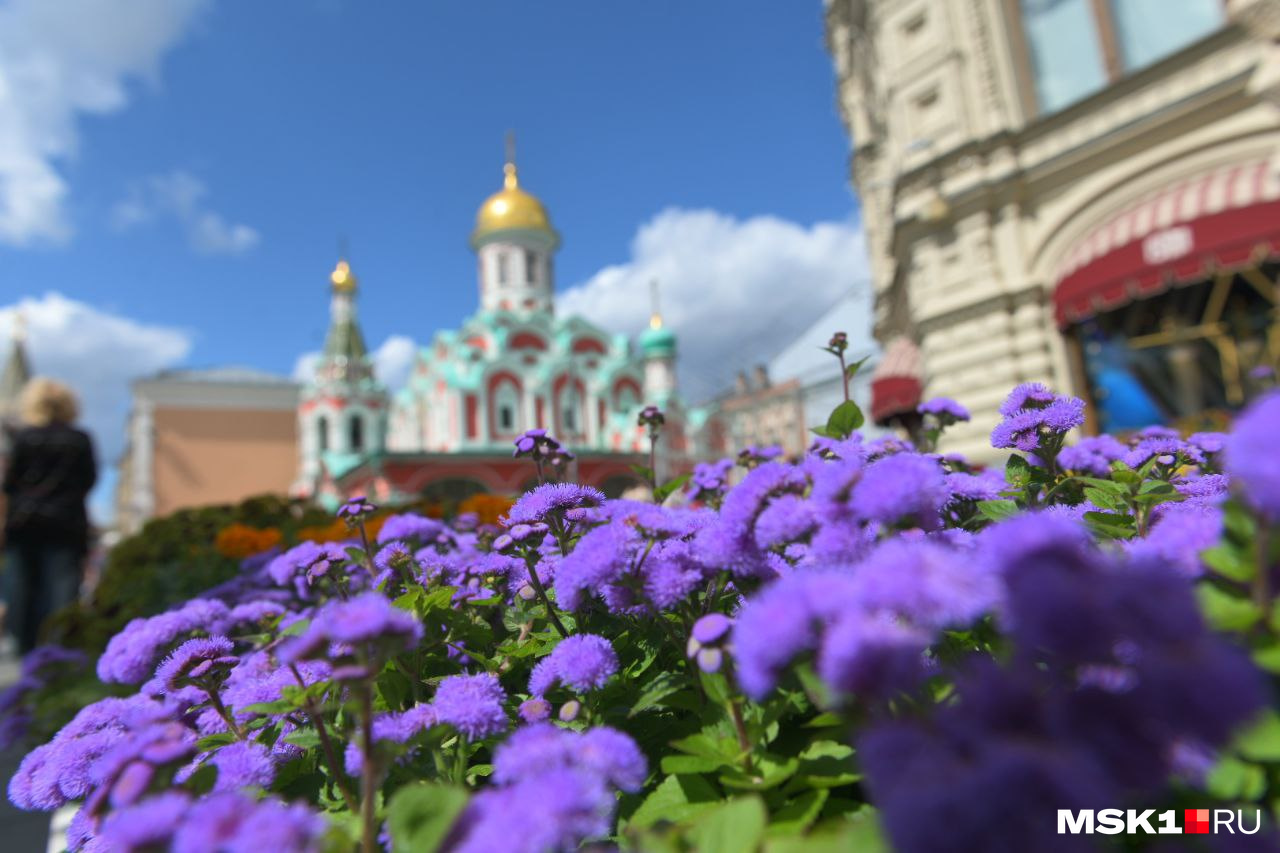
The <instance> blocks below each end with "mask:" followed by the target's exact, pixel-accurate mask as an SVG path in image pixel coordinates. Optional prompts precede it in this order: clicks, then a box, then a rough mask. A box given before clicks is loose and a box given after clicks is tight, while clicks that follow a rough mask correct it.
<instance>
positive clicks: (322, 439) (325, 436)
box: [316, 415, 329, 453]
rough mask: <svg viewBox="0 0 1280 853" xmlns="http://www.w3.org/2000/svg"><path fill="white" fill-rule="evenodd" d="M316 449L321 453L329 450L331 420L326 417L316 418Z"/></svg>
mask: <svg viewBox="0 0 1280 853" xmlns="http://www.w3.org/2000/svg"><path fill="white" fill-rule="evenodd" d="M316 447H318V448H319V449H320V452H321V453H324V452H325V451H326V450H328V449H329V419H328V418H326V417H325V416H324V415H321V416H320V417H318V418H316Z"/></svg>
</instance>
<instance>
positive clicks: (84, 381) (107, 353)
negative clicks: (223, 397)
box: [0, 293, 191, 518]
mask: <svg viewBox="0 0 1280 853" xmlns="http://www.w3.org/2000/svg"><path fill="white" fill-rule="evenodd" d="M17 311H21V312H22V315H23V317H24V319H25V322H26V329H27V344H26V346H27V354H28V355H29V356H30V358H31V365H32V370H34V371H35V372H36V373H37V374H39V375H41V376H51V377H53V378H55V379H59V380H61V381H63V382H66V383H67V384H69V385H70V386H71V387H72V388H73V389H75V391H76V393H77V394H78V395H79V397H80V403H81V409H82V413H81V415H82V416H81V421H82V423H83V424H84V426H85V427H86V428H87V429H88V430H89V431H90V432H91V433H92V434H93V437H94V441H95V443H96V444H97V451H98V464H99V468H100V471H101V473H102V474H103V475H104V478H105V480H106V481H105V482H104V484H103V486H102V487H100V488H99V489H97V490H96V492H95V494H94V498H93V506H94V510H95V515H97V516H98V517H99V518H103V517H106V515H107V514H108V513H107V512H104V510H107V509H108V508H109V506H110V499H111V495H110V492H109V488H110V480H111V478H110V477H109V476H107V475H109V474H110V471H111V469H112V468H113V467H114V465H115V463H116V460H117V459H118V458H119V456H120V454H121V452H122V451H123V450H124V431H125V418H126V415H127V414H128V411H129V383H130V381H132V380H133V379H136V378H138V377H140V376H145V375H147V374H151V373H154V372H156V371H158V370H161V369H163V368H166V367H172V366H173V365H175V364H178V363H180V362H181V361H182V360H183V359H184V358H186V356H187V353H188V352H189V351H190V350H191V335H190V334H189V333H188V332H186V331H184V330H181V329H175V328H171V327H167V326H153V325H147V324H144V323H139V322H137V321H136V320H131V319H129V318H127V317H122V316H120V315H118V314H111V313H108V312H105V311H101V310H99V309H97V308H94V307H93V306H91V305H87V304H85V303H83V302H78V301H76V300H74V299H68V298H67V297H65V296H62V295H61V294H58V293H46V294H45V295H44V296H42V297H39V298H27V299H23V300H21V301H20V302H18V303H16V304H10V305H6V306H0V359H2V358H7V357H8V353H9V346H10V341H11V334H12V330H13V327H14V314H15V313H16V312H17Z"/></svg>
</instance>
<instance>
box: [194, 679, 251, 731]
mask: <svg viewBox="0 0 1280 853" xmlns="http://www.w3.org/2000/svg"><path fill="white" fill-rule="evenodd" d="M204 692H205V694H206V695H208V697H209V704H210V705H212V706H213V710H215V711H217V712H218V716H219V717H221V718H222V719H223V722H225V723H226V724H227V727H228V728H229V729H231V731H232V732H233V733H234V734H235V736H236V737H237V738H238V739H240V740H244V739H245V736H244V730H243V729H241V728H240V724H239V723H237V722H236V718H235V717H233V716H231V712H230V711H228V710H227V706H226V705H224V704H222V697H220V696H219V695H218V691H217V690H215V689H211V688H208V687H206V688H204Z"/></svg>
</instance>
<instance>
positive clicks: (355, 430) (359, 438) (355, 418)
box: [347, 415, 364, 451]
mask: <svg viewBox="0 0 1280 853" xmlns="http://www.w3.org/2000/svg"><path fill="white" fill-rule="evenodd" d="M347 430H348V438H349V439H350V441H349V443H350V445H351V449H352V450H353V451H359V450H364V419H363V418H361V417H360V416H359V415H352V416H351V420H350V421H348V422H347Z"/></svg>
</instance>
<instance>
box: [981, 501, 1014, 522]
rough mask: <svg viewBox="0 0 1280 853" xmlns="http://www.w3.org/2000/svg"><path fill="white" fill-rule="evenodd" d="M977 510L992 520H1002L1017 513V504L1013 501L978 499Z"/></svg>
mask: <svg viewBox="0 0 1280 853" xmlns="http://www.w3.org/2000/svg"><path fill="white" fill-rule="evenodd" d="M978 512H979V513H980V514H981V515H982V516H983V517H984V518H989V519H991V520H992V521H1004V520H1005V519H1006V518H1010V517H1012V516H1015V515H1017V514H1018V504H1017V503H1015V502H1014V501H1006V500H998V501H978Z"/></svg>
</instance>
